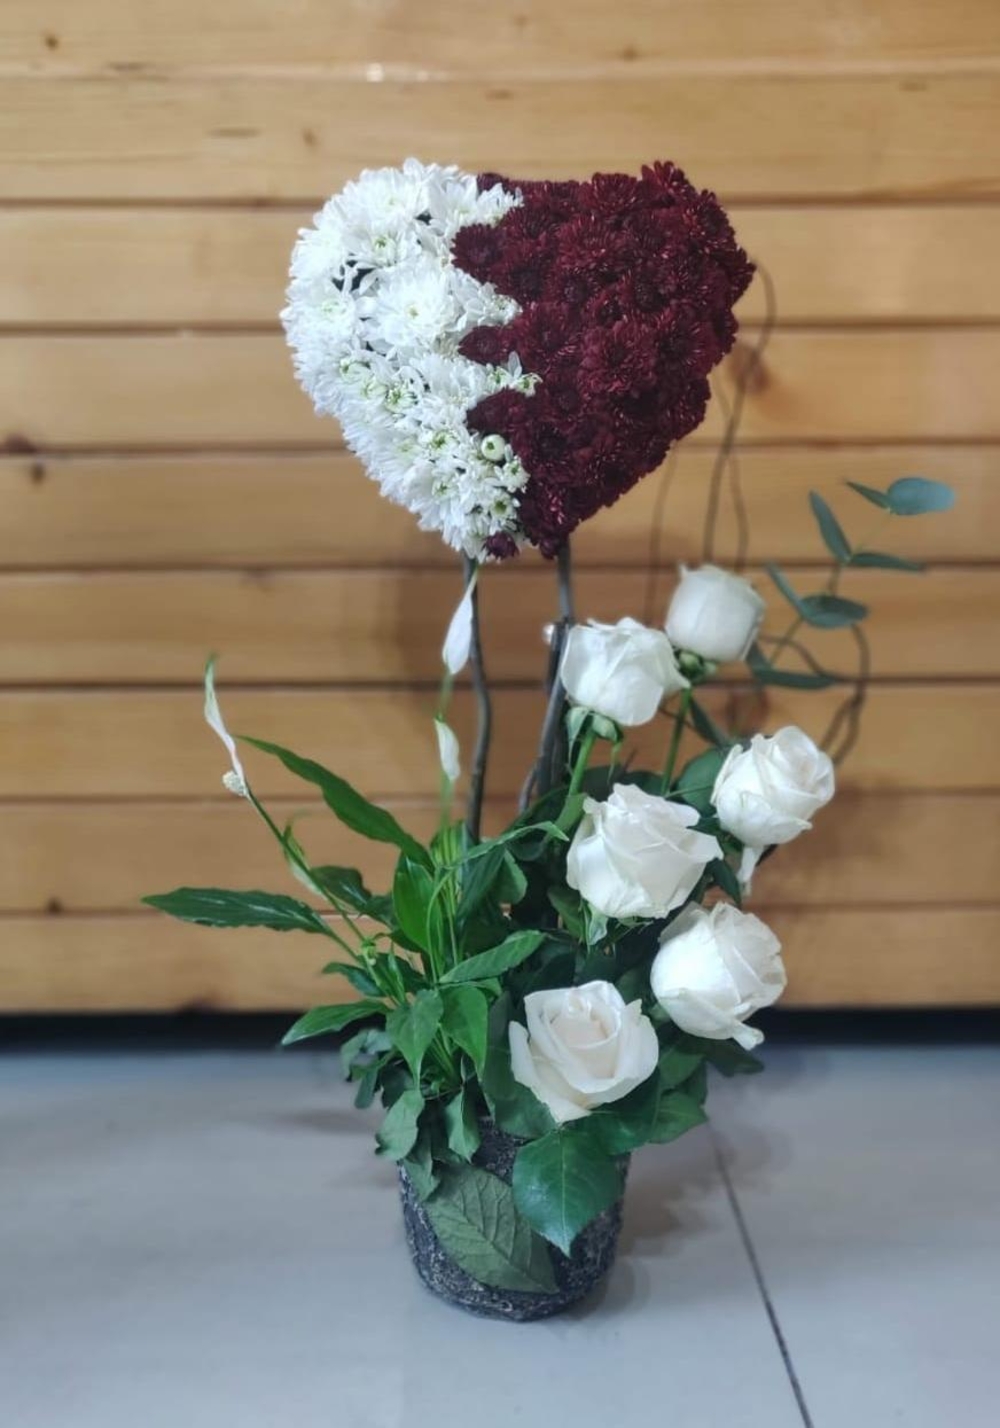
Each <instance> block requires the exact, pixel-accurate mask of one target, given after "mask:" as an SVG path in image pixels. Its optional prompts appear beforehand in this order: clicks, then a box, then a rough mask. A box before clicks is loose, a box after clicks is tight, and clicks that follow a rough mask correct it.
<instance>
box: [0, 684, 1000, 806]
mask: <svg viewBox="0 0 1000 1428" xmlns="http://www.w3.org/2000/svg"><path fill="white" fill-rule="evenodd" d="M221 697H222V702H223V708H224V710H225V712H226V717H227V720H228V722H229V724H230V727H231V728H232V729H234V730H235V731H237V732H239V733H250V734H254V735H256V736H257V737H259V738H264V739H272V740H274V741H276V742H278V743H281V744H284V745H285V746H286V747H288V748H290V749H294V750H295V751H296V752H298V753H302V754H308V755H310V756H311V757H313V758H316V759H319V760H320V762H322V763H325V764H326V765H327V766H328V767H330V768H334V769H340V770H342V771H348V772H349V773H350V776H351V778H352V779H353V781H354V782H355V783H356V784H357V785H358V787H359V788H361V789H363V790H364V791H365V792H366V793H368V794H369V795H371V796H372V797H378V798H383V799H384V798H395V799H399V798H409V797H422V798H425V799H428V798H430V799H433V798H435V797H436V796H437V783H438V780H437V772H436V770H437V762H436V746H435V741H434V735H433V731H432V727H431V716H432V713H433V709H434V703H435V696H434V693H433V692H432V691H424V692H419V691H414V690H392V691H369V690H356V691H344V690H340V691H336V690H325V689H231V688H228V687H226V686H225V684H223V686H222V687H221ZM838 702H839V697H838V696H837V695H836V694H835V692H834V691H825V692H823V693H821V694H801V693H788V692H785V691H777V690H775V691H772V692H771V693H770V694H769V695H768V697H767V699H766V700H762V699H760V698H759V697H758V696H756V695H750V696H747V695H744V694H742V693H741V692H739V691H736V690H724V689H717V690H708V691H706V692H705V703H706V707H708V708H710V709H711V710H712V711H713V712H714V714H715V716H716V717H717V718H718V719H720V720H725V721H726V722H727V723H731V724H732V725H733V727H735V728H736V729H738V730H741V731H751V730H752V729H753V728H754V727H756V724H757V723H758V721H759V722H760V724H761V726H762V727H767V728H771V729H774V728H778V727H780V726H781V725H782V724H789V723H795V724H799V725H801V726H802V727H803V728H805V729H808V730H809V731H810V732H811V733H812V734H813V735H814V736H815V737H817V738H819V737H820V736H821V735H822V733H823V730H824V728H825V726H826V724H827V722H828V720H829V719H830V717H831V715H832V713H833V712H834V710H835V708H836V707H837V704H838ZM541 703H542V701H541V698H540V696H539V695H537V694H535V693H534V692H532V691H528V690H524V691H519V690H502V691H500V692H499V693H498V695H497V698H496V700H495V714H496V718H497V721H498V728H499V731H500V732H499V735H498V740H497V744H496V747H495V750H494V754H493V759H492V763H491V772H490V779H491V783H490V790H491V793H492V795H493V796H494V797H496V798H504V797H514V796H516V794H517V791H518V790H519V789H520V787H521V784H522V782H523V780H524V776H525V773H526V772H527V769H528V767H529V765H530V762H531V760H532V758H533V755H534V750H535V744H536V740H537V733H538V720H539V718H540V714H541ZM472 714H473V711H472V707H471V703H470V700H469V698H468V696H467V695H466V693H465V692H464V691H459V692H458V694H457V695H456V697H455V700H454V701H453V704H452V708H451V712H450V714H449V718H450V719H451V722H452V723H453V725H454V727H455V728H456V730H457V732H458V733H459V736H460V738H461V740H462V744H463V747H464V748H465V749H466V750H468V748H469V747H470V739H471V734H472ZM998 726H1000V686H998V685H996V684H983V683H976V684H958V685H956V684H949V685H941V684H936V685H935V684H913V685H908V684H894V685H882V686H878V687H876V688H873V689H872V690H871V693H870V697H869V701H868V707H867V709H866V711H865V720H864V725H863V730H862V735H861V738H860V741H859V743H858V745H857V747H856V748H855V750H854V751H853V753H852V755H851V758H850V760H849V761H848V762H847V763H846V764H845V765H844V766H843V768H842V769H841V771H840V775H839V782H840V786H841V788H842V789H848V788H854V789H865V790H878V791H883V790H884V791H901V790H910V791H918V790H919V791H925V792H931V791H951V792H975V791H977V790H990V791H995V790H998V789H1000V741H998V740H997V738H996V734H995V731H996V729H997V727H998ZM664 743H665V732H664V730H663V729H662V728H661V726H660V725H659V724H657V725H654V726H647V727H646V728H645V729H644V730H637V731H636V736H635V738H634V739H630V740H629V746H632V745H633V744H634V746H635V748H636V751H637V752H636V757H637V758H638V759H639V760H640V761H645V762H647V764H650V763H653V762H655V763H659V762H660V761H661V760H662V758H663V754H664ZM698 747H700V746H699V745H698V744H697V742H696V741H688V742H687V743H686V744H685V746H684V748H685V752H686V753H694V752H696V751H697V749H698ZM247 764H248V767H249V768H250V769H251V770H252V776H253V784H254V788H255V789H256V790H257V792H258V793H259V794H260V795H261V796H265V797H271V796H275V797H277V796H284V797H286V798H287V797H291V798H303V797H304V796H305V794H306V792H307V790H305V788H304V785H302V784H301V783H297V782H296V780H294V779H293V778H292V777H291V776H290V775H288V774H285V773H284V771H283V770H282V769H281V768H280V767H279V766H278V765H277V764H276V763H275V761H274V760H272V759H267V758H265V757H264V756H263V755H255V754H254V753H253V752H252V751H251V753H250V754H248V756H247ZM225 767H226V764H225V758H224V754H223V751H222V747H221V745H220V744H219V743H218V742H217V741H216V739H215V737H214V736H213V735H212V734H211V733H210V732H209V731H208V730H207V729H206V728H205V726H204V724H203V722H202V718H201V701H200V698H199V695H198V692H197V691H196V690H193V689H192V690H129V691H125V690H122V691H115V690H108V689H95V690H46V691H37V690H31V691H29V690H22V691H10V692H7V693H5V694H4V696H3V698H2V699H0V798H8V799H25V798H57V799H62V798H97V799H102V798H103V799H109V798H119V797H120V798H158V797H166V798H182V797H183V798H199V799H200V798H206V797H208V798H211V797H213V796H215V797H218V798H220V799H227V798H228V797H230V795H228V794H225V793H223V790H222V787H221V777H222V773H223V771H224V769H225Z"/></svg>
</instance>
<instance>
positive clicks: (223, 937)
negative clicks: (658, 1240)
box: [0, 907, 1000, 1012]
mask: <svg viewBox="0 0 1000 1428" xmlns="http://www.w3.org/2000/svg"><path fill="white" fill-rule="evenodd" d="M769 921H770V923H771V925H772V926H773V927H774V930H775V931H776V932H777V934H778V935H779V937H781V939H782V942H783V945H784V950H785V957H786V961H787V964H788V972H789V986H788V992H787V993H786V995H785V998H784V1000H783V1003H782V1005H783V1006H786V1007H794V1006H827V1007H829V1006H844V1007H862V1006H870V1007H878V1006H900V1007H905V1006H911V1007H920V1006H983V1005H991V1004H993V1003H995V1002H997V1001H1000V959H998V958H997V956H996V953H995V949H996V946H997V941H998V939H1000V908H996V907H983V908H969V907H959V908H950V907H949V908H925V907H921V908H917V909H912V910H911V909H905V908H885V909H881V910H876V909H867V908H863V909H854V908H850V909H845V908H837V909H795V910H791V909H786V910H776V911H775V912H774V913H773V914H772V915H770V917H769ZM0 929H2V937H0V1005H2V1006H3V1008H4V1009H5V1010H6V1011H8V1012H18V1011H32V1010H35V1009H37V1008H38V1007H45V1008H46V1010H48V1011H50V1012H57V1011H80V1012H85V1011H179V1010H198V1011H218V1010H226V1011H276V1010H288V1011H292V1010H298V1009H300V1008H301V1007H304V1006H307V1005H310V1004H313V1003H317V1002H321V1001H344V1000H347V999H349V998H350V997H352V996H353V993H351V992H349V991H348V992H347V993H346V994H345V991H344V987H343V983H342V982H341V981H340V980H339V979H337V980H336V981H335V980H333V979H327V978H321V977H320V976H318V975H317V973H318V968H319V966H320V964H321V963H322V961H323V952H322V949H321V948H317V946H316V939H315V938H307V937H299V938H296V937H294V936H293V935H292V934H284V935H282V934H278V933H269V932H257V931H253V930H249V931H248V930H241V931H236V932H223V931H217V930H216V929H213V928H204V927H195V926H189V925H183V926H181V925H179V924H177V923H174V922H170V921H169V920H168V919H167V918H165V917H160V916H158V915H157V914H154V913H149V914H143V915H137V916H134V917H129V916H105V917H102V916H96V917H82V916H81V917H58V916H57V917H28V916H25V917H21V916H13V917H5V918H3V919H2V920H0ZM943 948H947V956H943V955H942V949H943Z"/></svg>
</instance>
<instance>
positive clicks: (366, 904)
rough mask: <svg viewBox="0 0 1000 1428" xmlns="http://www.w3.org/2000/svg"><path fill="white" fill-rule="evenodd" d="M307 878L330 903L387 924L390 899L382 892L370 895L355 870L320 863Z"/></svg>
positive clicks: (390, 915)
mask: <svg viewBox="0 0 1000 1428" xmlns="http://www.w3.org/2000/svg"><path fill="white" fill-rule="evenodd" d="M309 876H310V877H311V878H312V880H313V882H314V883H315V884H316V886H317V887H318V888H319V890H320V892H321V893H322V894H323V895H324V897H328V898H329V899H330V900H331V902H334V903H342V904H343V905H344V906H345V907H349V908H351V909H352V910H353V911H354V912H360V913H362V914H363V915H364V916H366V917H374V918H375V919H376V920H377V921H378V922H388V921H389V920H390V919H391V917H392V899H391V898H388V897H386V896H385V895H384V894H382V893H373V892H371V891H370V890H369V889H368V888H367V887H366V886H365V882H364V879H363V878H362V876H361V874H360V873H359V872H358V870H357V868H338V867H335V866H334V865H333V864H324V865H323V866H321V867H318V868H310V869H309Z"/></svg>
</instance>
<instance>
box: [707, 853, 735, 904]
mask: <svg viewBox="0 0 1000 1428" xmlns="http://www.w3.org/2000/svg"><path fill="white" fill-rule="evenodd" d="M706 871H707V872H708V875H709V877H710V878H712V879H713V880H714V881H715V883H716V885H717V886H718V887H720V888H721V889H722V891H723V892H724V893H725V894H726V897H728V898H730V899H731V900H732V901H733V902H734V903H735V904H736V906H737V907H742V906H743V888H742V887H741V885H740V880H739V878H738V877H737V876H736V874H735V872H734V871H733V869H732V868H731V867H730V866H729V864H728V863H727V862H726V860H725V858H713V859H712V861H711V862H710V863H709V865H708V868H707V869H706Z"/></svg>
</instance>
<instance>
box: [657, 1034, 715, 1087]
mask: <svg viewBox="0 0 1000 1428" xmlns="http://www.w3.org/2000/svg"><path fill="white" fill-rule="evenodd" d="M704 1060H705V1058H704V1056H703V1055H702V1053H701V1052H700V1051H696V1050H694V1049H692V1048H690V1047H687V1046H685V1045H683V1043H680V1042H676V1043H674V1045H673V1046H668V1047H666V1048H665V1049H664V1050H663V1051H662V1052H661V1053H660V1087H661V1089H662V1090H664V1091H674V1090H676V1089H677V1087H678V1086H680V1085H681V1084H682V1083H683V1082H684V1081H686V1080H687V1079H688V1077H689V1076H692V1075H693V1074H694V1073H695V1071H697V1070H698V1067H699V1066H701V1065H703V1064H704Z"/></svg>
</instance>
